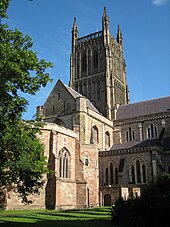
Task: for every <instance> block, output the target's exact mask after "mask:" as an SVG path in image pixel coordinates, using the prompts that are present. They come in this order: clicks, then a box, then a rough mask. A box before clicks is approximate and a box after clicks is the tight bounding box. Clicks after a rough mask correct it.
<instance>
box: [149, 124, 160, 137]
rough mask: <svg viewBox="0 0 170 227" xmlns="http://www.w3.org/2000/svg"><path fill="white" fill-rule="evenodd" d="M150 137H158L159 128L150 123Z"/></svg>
mask: <svg viewBox="0 0 170 227" xmlns="http://www.w3.org/2000/svg"><path fill="white" fill-rule="evenodd" d="M147 137H148V139H154V138H157V137H158V128H157V127H156V126H154V124H150V125H149V127H148V128H147Z"/></svg>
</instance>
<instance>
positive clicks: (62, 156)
mask: <svg viewBox="0 0 170 227" xmlns="http://www.w3.org/2000/svg"><path fill="white" fill-rule="evenodd" d="M59 176H60V177H62V178H68V177H69V153H68V151H67V150H66V149H65V148H63V149H62V150H60V152H59Z"/></svg>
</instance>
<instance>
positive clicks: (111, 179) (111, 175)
mask: <svg viewBox="0 0 170 227" xmlns="http://www.w3.org/2000/svg"><path fill="white" fill-rule="evenodd" d="M110 184H113V163H112V162H111V163H110Z"/></svg>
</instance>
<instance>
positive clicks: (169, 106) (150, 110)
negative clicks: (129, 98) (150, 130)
mask: <svg viewBox="0 0 170 227" xmlns="http://www.w3.org/2000/svg"><path fill="white" fill-rule="evenodd" d="M167 110H170V96H168V97H163V98H158V99H152V100H149V101H144V102H138V103H132V104H126V105H120V106H119V108H118V110H117V114H116V120H123V119H129V118H134V117H140V116H146V115H151V114H157V113H162V112H166V111H167Z"/></svg>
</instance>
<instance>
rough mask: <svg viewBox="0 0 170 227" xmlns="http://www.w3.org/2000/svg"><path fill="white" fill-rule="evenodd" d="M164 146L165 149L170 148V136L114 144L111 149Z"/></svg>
mask: <svg viewBox="0 0 170 227" xmlns="http://www.w3.org/2000/svg"><path fill="white" fill-rule="evenodd" d="M154 146H159V147H162V148H163V149H164V150H165V151H167V150H170V137H166V138H164V139H163V140H162V141H160V140H159V138H156V139H147V140H144V141H131V142H126V143H120V144H113V145H112V147H111V148H110V150H111V151H116V150H126V149H136V148H145V147H154Z"/></svg>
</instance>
